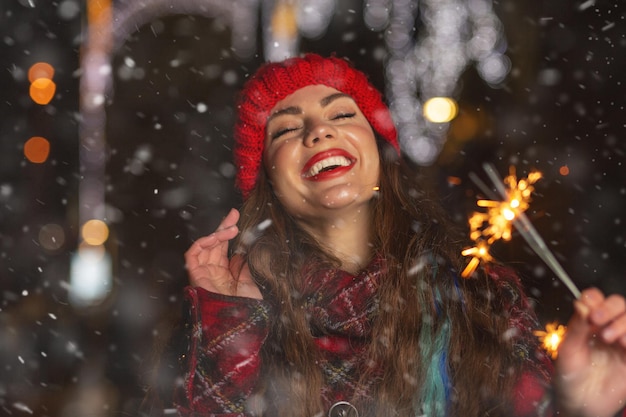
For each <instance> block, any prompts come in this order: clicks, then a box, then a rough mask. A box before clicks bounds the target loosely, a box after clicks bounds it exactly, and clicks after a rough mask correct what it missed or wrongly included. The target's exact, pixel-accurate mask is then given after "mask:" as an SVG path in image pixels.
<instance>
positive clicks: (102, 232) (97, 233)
mask: <svg viewBox="0 0 626 417" xmlns="http://www.w3.org/2000/svg"><path fill="white" fill-rule="evenodd" d="M81 235H82V238H83V240H84V241H85V243H87V244H89V245H92V246H98V245H102V244H104V242H106V240H107V239H108V238H109V226H107V224H106V223H105V222H103V221H102V220H97V219H91V220H89V221H87V222H86V223H85V224H84V225H83V227H82V229H81Z"/></svg>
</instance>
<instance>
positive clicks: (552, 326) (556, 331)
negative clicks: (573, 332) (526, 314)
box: [533, 323, 567, 359]
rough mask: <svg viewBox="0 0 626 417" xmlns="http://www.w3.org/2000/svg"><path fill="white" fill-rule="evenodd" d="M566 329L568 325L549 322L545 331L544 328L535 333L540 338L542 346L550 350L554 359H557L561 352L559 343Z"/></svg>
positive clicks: (547, 350)
mask: <svg viewBox="0 0 626 417" xmlns="http://www.w3.org/2000/svg"><path fill="white" fill-rule="evenodd" d="M566 331H567V327H566V326H563V325H562V324H558V325H557V323H548V324H547V325H546V331H545V332H544V331H543V330H535V331H534V332H533V333H534V334H535V336H537V337H538V338H539V341H540V342H541V347H543V348H544V350H545V351H546V352H548V354H549V355H550V357H551V358H552V359H556V358H557V356H558V354H559V345H560V344H561V341H562V340H563V336H565V333H566Z"/></svg>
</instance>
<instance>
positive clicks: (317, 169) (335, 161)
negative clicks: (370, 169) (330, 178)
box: [303, 155, 354, 178]
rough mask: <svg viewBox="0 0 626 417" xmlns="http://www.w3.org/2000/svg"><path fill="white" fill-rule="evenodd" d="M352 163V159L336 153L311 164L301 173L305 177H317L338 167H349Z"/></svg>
mask: <svg viewBox="0 0 626 417" xmlns="http://www.w3.org/2000/svg"><path fill="white" fill-rule="evenodd" d="M353 164H354V161H352V160H350V159H348V158H346V157H345V156H341V155H337V156H331V157H329V158H326V159H323V160H321V161H319V162H316V163H315V164H313V165H312V166H311V167H310V168H309V169H308V170H307V171H305V172H304V173H303V176H304V177H305V178H313V177H318V176H320V175H321V174H325V173H330V172H331V171H335V170H337V169H339V168H344V169H343V170H342V171H344V170H345V168H350V167H351V166H352V165H353Z"/></svg>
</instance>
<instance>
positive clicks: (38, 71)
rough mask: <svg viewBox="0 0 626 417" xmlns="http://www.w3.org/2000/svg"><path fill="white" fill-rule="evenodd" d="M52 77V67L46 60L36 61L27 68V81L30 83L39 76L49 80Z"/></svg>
mask: <svg viewBox="0 0 626 417" xmlns="http://www.w3.org/2000/svg"><path fill="white" fill-rule="evenodd" d="M52 77H54V68H53V67H52V65H50V64H48V63H47V62H36V63H34V64H33V65H31V67H30V69H29V70H28V81H30V82H31V83H32V82H34V81H35V80H37V79H39V78H47V79H48V80H51V79H52Z"/></svg>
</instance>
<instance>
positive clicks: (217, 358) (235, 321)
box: [177, 287, 271, 417]
mask: <svg viewBox="0 0 626 417" xmlns="http://www.w3.org/2000/svg"><path fill="white" fill-rule="evenodd" d="M185 293H186V294H185V295H186V299H187V301H188V303H189V309H190V323H189V326H190V329H189V330H190V332H189V357H188V358H187V364H186V368H187V370H188V371H187V374H186V376H185V383H184V387H183V392H181V393H179V395H178V405H177V407H178V410H179V412H180V414H182V415H185V416H195V415H198V416H199V415H202V416H217V415H219V416H223V417H226V416H229V417H235V416H244V411H245V406H246V401H247V400H248V398H249V397H250V395H251V394H252V391H253V389H254V387H255V386H256V381H257V380H258V378H259V368H260V358H259V352H260V349H261V346H262V345H263V343H264V341H265V339H266V338H267V334H268V327H269V324H268V323H269V319H270V313H271V308H270V306H269V304H268V303H267V302H264V301H262V300H252V299H245V301H244V302H242V301H243V299H239V298H237V297H229V296H224V295H220V294H215V293H211V292H209V291H206V290H204V289H202V288H191V287H188V288H186V289H185Z"/></svg>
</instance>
